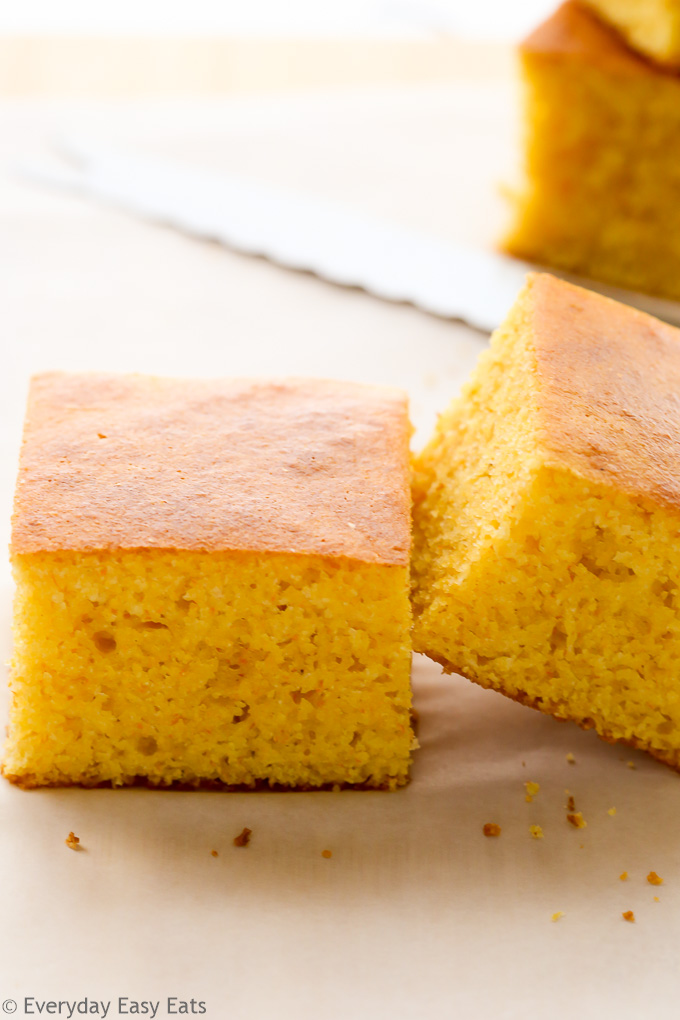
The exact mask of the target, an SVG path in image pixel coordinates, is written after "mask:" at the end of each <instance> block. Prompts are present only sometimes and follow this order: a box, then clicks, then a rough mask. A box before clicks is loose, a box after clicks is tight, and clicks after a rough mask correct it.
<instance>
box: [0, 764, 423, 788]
mask: <svg viewBox="0 0 680 1020" xmlns="http://www.w3.org/2000/svg"><path fill="white" fill-rule="evenodd" d="M0 775H2V776H3V777H4V778H5V779H6V780H7V781H8V782H10V783H12V784H13V785H14V786H18V787H19V789H21V790H44V789H52V790H65V789H69V788H70V787H74V786H77V787H80V788H85V789H88V790H110V789H115V790H123V789H133V788H134V789H139V788H142V789H144V790H157V791H158V792H159V793H163V792H164V791H171V792H172V791H174V792H181V791H183V792H189V791H191V790H200V791H201V792H204V793H208V792H210V793H266V792H269V793H271V792H276V793H329V792H337V791H338V790H356V791H357V792H359V791H362V792H370V791H371V790H373V791H376V792H378V793H384V792H387V791H390V792H396V791H397V790H403V789H404V787H406V786H408V785H409V784H410V782H411V777H410V776H406V777H398V785H396V784H395V782H393V781H392V782H391V781H390V780H389V779H385V780H384V781H383V782H382V783H371V780H370V779H367V780H365V782H363V783H336V782H333V783H322V784H320V785H319V786H312V785H310V784H309V783H299V784H298V785H297V786H285V785H284V784H283V783H270V782H269V781H268V780H266V779H257V780H254V781H253V782H252V783H221V782H220V781H219V780H217V779H196V780H194V781H193V782H190V783H189V782H187V783H182V782H179V781H175V782H171V783H152V782H151V781H150V780H149V778H148V776H129V777H127V778H126V779H125V780H124V781H123V782H122V783H119V784H116V785H114V784H113V783H112V782H111V781H110V780H104V781H100V780H94V779H91V778H89V777H88V776H80V777H79V778H76V779H72V780H64V782H51V783H46V782H44V780H43V779H42V778H41V779H40V780H38V779H36V778H35V776H32V775H24V774H22V775H16V774H15V773H14V772H9V771H8V770H7V769H6V768H5V766H4V765H2V766H0ZM394 778H395V779H396V778H397V777H394Z"/></svg>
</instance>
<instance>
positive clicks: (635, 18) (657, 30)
mask: <svg viewBox="0 0 680 1020" xmlns="http://www.w3.org/2000/svg"><path fill="white" fill-rule="evenodd" d="M584 2H585V3H586V4H587V5H588V7H590V8H591V9H592V10H593V11H595V12H596V13H597V14H599V15H600V17H602V18H603V19H604V20H605V21H607V22H609V23H610V24H611V25H612V26H613V27H614V28H616V29H617V30H618V31H619V32H620V33H621V35H622V36H623V37H624V38H625V39H626V41H627V42H628V43H629V45H630V46H631V47H632V48H633V49H635V50H638V52H640V53H642V54H643V55H645V56H647V57H649V58H650V59H651V60H655V61H657V62H658V63H660V64H667V65H668V66H669V67H680V2H678V0H584Z"/></svg>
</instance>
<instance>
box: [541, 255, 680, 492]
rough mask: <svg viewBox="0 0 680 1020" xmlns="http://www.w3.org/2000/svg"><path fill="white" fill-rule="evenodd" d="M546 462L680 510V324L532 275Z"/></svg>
mask: <svg viewBox="0 0 680 1020" xmlns="http://www.w3.org/2000/svg"><path fill="white" fill-rule="evenodd" d="M528 282H529V295H528V298H527V300H526V305H525V307H526V309H527V314H528V316H529V328H530V332H531V343H532V346H533V348H534V350H535V354H536V370H537V376H538V379H537V382H538V394H539V396H538V400H539V408H538V411H539V421H540V426H541V431H542V436H541V445H542V447H543V453H544V461H545V462H546V463H547V464H549V465H550V466H553V467H558V468H566V469H567V470H569V471H572V472H574V473H575V474H576V475H578V476H580V477H582V478H586V479H588V480H590V481H594V482H596V483H603V484H606V485H610V486H614V487H615V488H616V489H618V490H620V491H622V492H625V493H627V494H628V495H631V496H634V497H642V498H646V499H648V500H651V501H652V502H655V503H659V504H661V505H663V506H666V507H668V508H670V509H672V510H676V511H677V510H678V509H680V397H679V396H678V395H679V394H680V330H678V329H675V328H674V327H673V326H668V325H666V324H665V323H663V322H660V321H659V320H658V319H654V318H652V316H650V315H645V314H644V313H643V312H639V311H637V310H635V309H633V308H629V307H628V306H626V305H622V304H619V303H618V302H616V301H611V300H610V299H609V298H606V297H602V296H601V295H599V294H594V293H592V291H588V290H584V289H583V288H581V287H575V286H573V285H572V284H569V283H565V282H564V281H563V280H558V279H556V278H555V277H553V276H550V275H548V274H547V273H538V274H532V275H531V276H530V277H529V281H528Z"/></svg>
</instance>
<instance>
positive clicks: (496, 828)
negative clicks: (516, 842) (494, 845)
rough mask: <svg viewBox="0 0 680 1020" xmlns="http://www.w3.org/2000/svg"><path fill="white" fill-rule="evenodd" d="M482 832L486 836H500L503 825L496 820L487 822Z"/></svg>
mask: <svg viewBox="0 0 680 1020" xmlns="http://www.w3.org/2000/svg"><path fill="white" fill-rule="evenodd" d="M482 832H483V833H484V835H485V836H500V834H501V827H500V825H496V823H495V822H487V823H486V825H485V826H484V828H483V829H482Z"/></svg>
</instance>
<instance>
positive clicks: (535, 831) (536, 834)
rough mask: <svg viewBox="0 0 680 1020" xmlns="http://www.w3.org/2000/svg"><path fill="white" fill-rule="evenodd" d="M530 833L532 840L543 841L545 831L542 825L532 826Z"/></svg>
mask: <svg viewBox="0 0 680 1020" xmlns="http://www.w3.org/2000/svg"><path fill="white" fill-rule="evenodd" d="M529 832H530V833H531V838H532V839H543V829H542V828H541V826H540V825H530V826H529Z"/></svg>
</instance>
